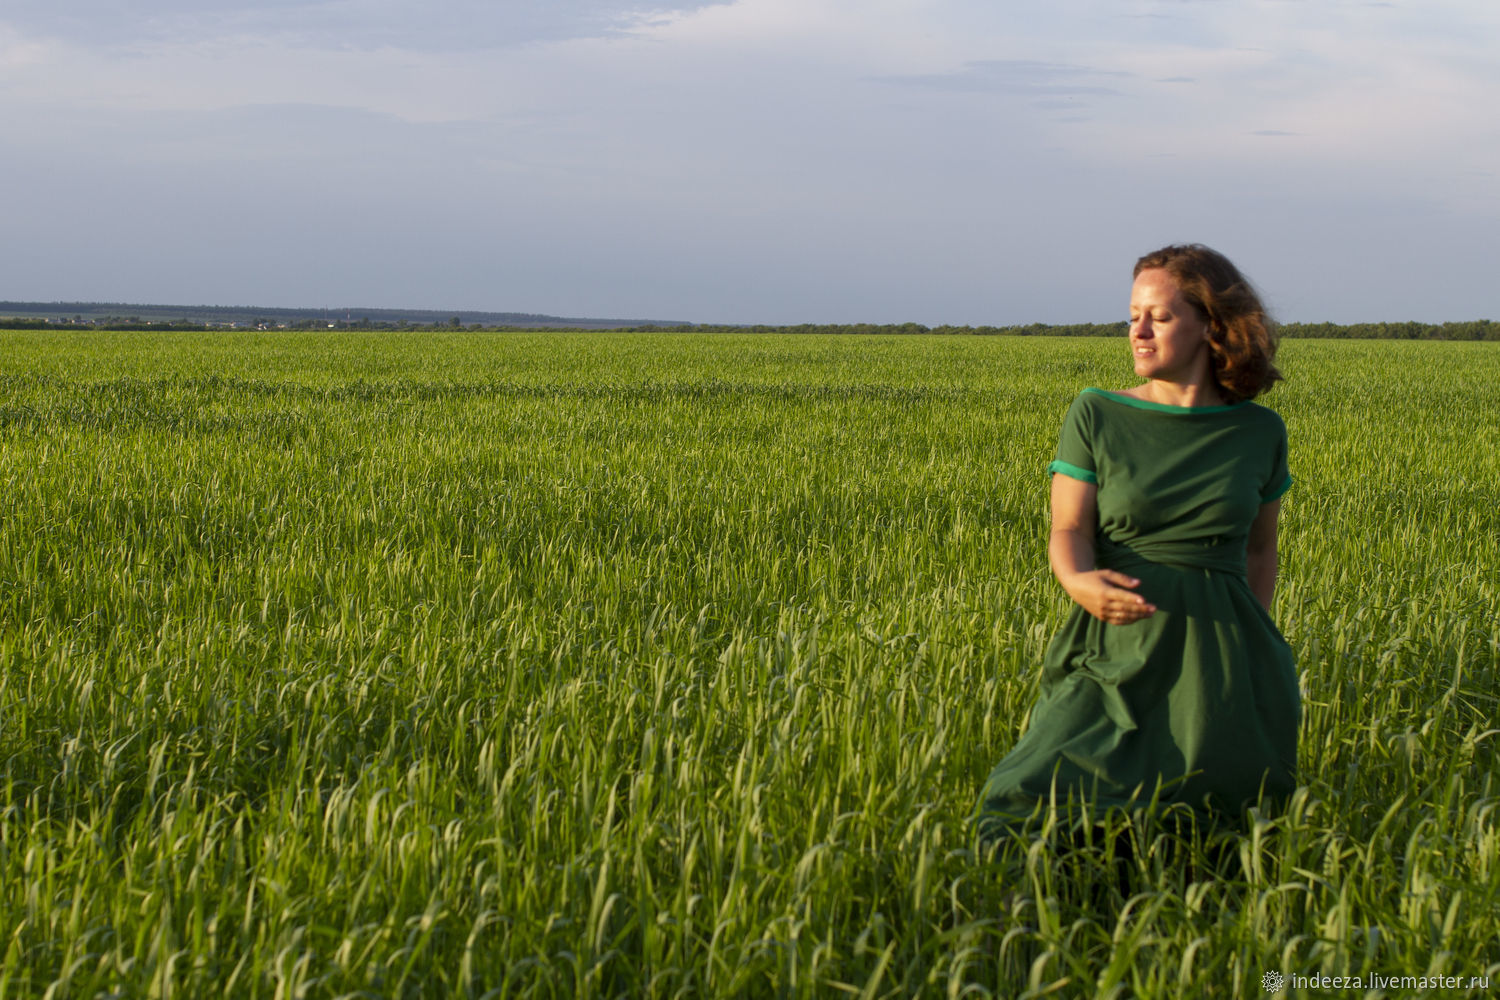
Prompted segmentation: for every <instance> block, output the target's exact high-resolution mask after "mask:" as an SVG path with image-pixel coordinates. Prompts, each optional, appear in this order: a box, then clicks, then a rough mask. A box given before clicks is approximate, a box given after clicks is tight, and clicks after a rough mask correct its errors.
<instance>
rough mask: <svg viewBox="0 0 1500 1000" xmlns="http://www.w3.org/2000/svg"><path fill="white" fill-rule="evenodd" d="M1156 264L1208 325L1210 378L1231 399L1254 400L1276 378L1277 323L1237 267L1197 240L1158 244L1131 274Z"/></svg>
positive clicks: (1278, 373) (1277, 377)
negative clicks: (1159, 245)
mask: <svg viewBox="0 0 1500 1000" xmlns="http://www.w3.org/2000/svg"><path fill="white" fill-rule="evenodd" d="M1153 268H1160V269H1162V270H1163V271H1166V272H1167V273H1168V274H1170V275H1171V276H1172V278H1173V280H1175V281H1176V282H1177V287H1178V289H1180V290H1181V292H1182V297H1183V298H1184V299H1186V300H1187V301H1188V302H1190V303H1192V305H1193V308H1194V309H1196V310H1197V311H1198V315H1199V316H1200V317H1201V318H1202V319H1203V321H1204V322H1205V323H1207V324H1208V326H1209V343H1208V347H1209V351H1210V353H1211V355H1212V366H1213V376H1214V382H1216V383H1217V384H1218V386H1219V389H1220V391H1221V392H1222V393H1223V394H1224V395H1225V396H1227V397H1228V399H1229V401H1230V402H1238V401H1240V400H1242V399H1254V398H1255V397H1256V396H1259V395H1260V394H1261V393H1263V392H1265V391H1266V390H1267V389H1269V388H1271V386H1273V385H1275V384H1276V383H1277V382H1279V381H1281V372H1279V371H1277V369H1276V365H1275V364H1274V363H1273V362H1274V361H1275V360H1276V324H1275V322H1273V321H1272V319H1271V317H1270V316H1268V315H1266V307H1265V306H1264V305H1263V304H1262V303H1261V301H1260V296H1259V295H1258V294H1257V293H1256V291H1255V289H1254V288H1253V287H1252V286H1251V284H1250V282H1249V281H1247V280H1246V279H1245V276H1244V275H1242V274H1240V271H1239V268H1237V267H1235V266H1234V265H1233V264H1232V263H1230V261H1229V258H1228V257H1225V256H1224V255H1223V254H1221V253H1219V252H1218V251H1217V250H1211V249H1209V248H1208V247H1206V246H1203V245H1202V244H1200V243H1189V244H1183V245H1174V246H1169V247H1162V248H1161V249H1160V250H1156V251H1153V252H1151V253H1148V254H1146V256H1144V257H1142V258H1141V259H1140V260H1138V261H1136V262H1135V272H1134V274H1132V277H1139V276H1140V273H1141V272H1142V271H1149V270H1152V269H1153Z"/></svg>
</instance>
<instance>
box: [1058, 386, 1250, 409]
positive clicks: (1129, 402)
mask: <svg viewBox="0 0 1500 1000" xmlns="http://www.w3.org/2000/svg"><path fill="white" fill-rule="evenodd" d="M1083 391H1084V392H1092V393H1093V394H1094V395H1096V396H1103V397H1104V398H1105V399H1112V400H1114V401H1115V402H1116V403H1124V404H1125V405H1126V406H1133V407H1135V408H1136V409H1137V410H1154V411H1155V412H1157V413H1227V412H1228V411H1230V410H1238V409H1239V408H1240V407H1242V406H1244V405H1245V404H1246V403H1247V402H1249V400H1245V399H1242V400H1240V401H1239V402H1238V403H1225V404H1224V405H1223V406H1173V405H1172V404H1170V403H1153V402H1151V400H1149V399H1136V398H1135V397H1134V396H1122V395H1120V394H1119V393H1117V392H1109V391H1108V390H1106V389H1095V388H1094V387H1093V386H1089V387H1088V388H1087V389H1085V390H1083Z"/></svg>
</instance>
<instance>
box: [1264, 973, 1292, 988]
mask: <svg viewBox="0 0 1500 1000" xmlns="http://www.w3.org/2000/svg"><path fill="white" fill-rule="evenodd" d="M1260 985H1261V988H1262V989H1264V990H1265V991H1266V992H1267V993H1280V992H1281V988H1282V987H1283V986H1285V985H1286V980H1285V979H1283V978H1282V977H1281V973H1279V972H1267V973H1265V974H1263V975H1262V976H1261V977H1260Z"/></svg>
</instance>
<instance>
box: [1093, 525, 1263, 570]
mask: <svg viewBox="0 0 1500 1000" xmlns="http://www.w3.org/2000/svg"><path fill="white" fill-rule="evenodd" d="M1246 542H1247V539H1246V538H1245V537H1243V536H1241V537H1239V538H1213V539H1203V540H1166V539H1150V538H1135V539H1129V540H1125V541H1116V540H1114V539H1111V538H1107V537H1105V536H1102V535H1101V536H1099V537H1098V538H1097V539H1096V540H1095V546H1094V549H1095V555H1094V557H1095V561H1096V563H1097V564H1098V566H1099V568H1101V569H1116V570H1120V571H1121V572H1132V571H1134V570H1137V569H1144V568H1147V567H1150V566H1166V567H1170V568H1173V569H1198V570H1208V571H1210V572H1217V573H1232V574H1234V575H1236V576H1244V575H1245V547H1246Z"/></svg>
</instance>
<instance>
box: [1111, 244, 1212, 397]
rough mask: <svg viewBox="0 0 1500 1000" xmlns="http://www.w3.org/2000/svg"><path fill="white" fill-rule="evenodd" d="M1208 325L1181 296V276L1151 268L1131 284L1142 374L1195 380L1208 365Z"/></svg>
mask: <svg viewBox="0 0 1500 1000" xmlns="http://www.w3.org/2000/svg"><path fill="white" fill-rule="evenodd" d="M1208 333H1209V329H1208V324H1207V323H1206V322H1204V320H1203V317H1201V316H1199V315H1198V310H1197V309H1195V308H1193V306H1192V304H1191V303H1190V302H1188V301H1187V300H1186V299H1184V298H1183V297H1182V292H1181V290H1180V289H1178V287H1177V279H1175V278H1173V277H1172V276H1171V275H1170V274H1168V273H1167V272H1166V271H1165V270H1163V269H1161V268H1148V269H1146V270H1144V271H1142V272H1141V273H1140V274H1139V275H1138V276H1137V277H1136V279H1135V284H1134V285H1133V286H1132V287H1131V289H1130V351H1131V354H1133V355H1134V357H1135V373H1136V374H1137V375H1139V376H1141V377H1142V378H1154V379H1162V380H1164V381H1168V382H1191V381H1194V380H1195V379H1196V378H1197V377H1198V376H1199V374H1200V371H1201V372H1205V373H1206V371H1207V366H1208V363H1209V361H1208V358H1209V352H1208Z"/></svg>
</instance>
